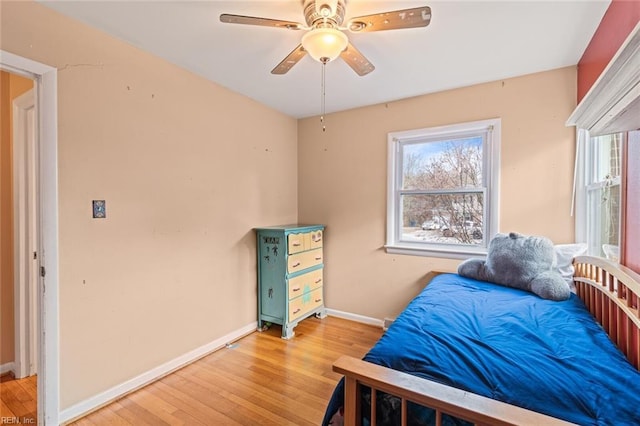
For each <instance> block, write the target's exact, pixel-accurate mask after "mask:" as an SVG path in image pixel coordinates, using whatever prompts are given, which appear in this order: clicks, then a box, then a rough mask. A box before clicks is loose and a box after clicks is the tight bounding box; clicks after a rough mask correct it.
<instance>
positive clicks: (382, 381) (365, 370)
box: [333, 356, 572, 426]
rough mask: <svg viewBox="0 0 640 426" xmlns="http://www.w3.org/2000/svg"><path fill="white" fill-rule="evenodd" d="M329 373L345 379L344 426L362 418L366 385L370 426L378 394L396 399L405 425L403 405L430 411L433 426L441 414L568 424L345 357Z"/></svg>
mask: <svg viewBox="0 0 640 426" xmlns="http://www.w3.org/2000/svg"><path fill="white" fill-rule="evenodd" d="M333 371H335V372H337V373H340V374H343V375H344V376H345V388H344V392H345V407H344V409H345V411H344V424H345V426H355V425H360V424H361V422H360V419H362V416H361V415H360V414H361V409H362V407H361V406H360V400H361V398H360V390H361V387H362V386H368V387H370V388H371V389H375V390H376V391H375V392H374V391H372V393H371V394H372V397H371V407H372V411H373V413H371V414H372V415H371V420H372V422H371V425H375V424H376V423H375V420H374V419H375V406H376V404H375V398H376V395H377V394H378V393H379V392H385V393H388V394H391V395H394V396H397V397H398V398H400V400H401V401H402V423H401V426H406V425H407V403H408V402H409V401H411V402H414V403H416V404H419V405H422V406H425V407H429V408H433V409H434V410H435V411H436V425H441V424H442V415H443V414H445V413H446V414H449V415H452V416H455V417H457V418H460V419H463V420H467V421H470V422H473V423H474V424H476V425H492V426H493V425H496V426H500V425H522V424H531V425H533V424H536V425H549V426H555V425H557V426H560V425H571V424H572V423H568V422H565V421H563V420H558V419H555V418H553V417H550V416H546V415H544V414H540V413H536V412H534V411H530V410H526V409H524V408H520V407H516V406H514V405H509V404H506V403H504V402H500V401H496V400H494V399H490V398H486V397H484V396H480V395H476V394H473V393H470V392H466V391H463V390H461V389H457V388H454V387H451V386H446V385H443V384H440V383H437V382H433V381H430V380H424V379H422V378H420V377H417V376H413V375H410V374H407V373H403V372H401V371H396V370H392V369H389V368H386V367H383V366H380V365H376V364H372V363H370V362H367V361H363V360H360V359H356V358H353V357H349V356H342V357H340V358H339V359H338V360H337V361H336V362H335V363H334V364H333Z"/></svg>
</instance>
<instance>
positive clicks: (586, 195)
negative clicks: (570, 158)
mask: <svg viewBox="0 0 640 426" xmlns="http://www.w3.org/2000/svg"><path fill="white" fill-rule="evenodd" d="M612 133H620V132H612ZM597 136H600V134H597V135H591V133H590V132H589V131H588V130H585V129H578V131H577V141H578V142H577V153H576V170H575V187H576V194H575V206H576V208H575V227H576V229H575V233H576V242H579V243H586V244H587V247H588V254H590V255H593V256H601V255H602V254H601V245H602V244H601V241H598V242H596V241H595V240H598V238H599V237H597V236H596V233H597V231H598V230H599V229H596V228H594V227H592V226H591V225H592V224H594V223H597V222H599V217H598V218H594V217H590V216H589V215H590V209H591V207H592V205H591V203H590V193H591V192H594V191H597V190H599V189H601V188H603V187H604V183H603V182H594V180H595V178H594V176H593V173H594V170H593V164H594V163H595V162H596V158H599V157H600V153H599V152H598V149H596V144H594V143H591V138H592V137H597ZM623 146H624V143H623ZM624 155H625V153H624V150H623V149H621V152H620V156H621V159H620V161H621V162H622V161H623V159H622V157H623V156H624ZM610 184H611V185H612V186H617V187H618V188H620V187H621V185H622V181H621V176H617V177H615V178H614V179H613V180H612V181H611V182H610ZM598 214H599V212H598ZM620 214H621V211H619V212H618V215H620ZM620 219H621V217H618V228H619V227H620V224H621V223H622V222H621V220H620ZM620 235H621V233H620V229H618V236H620ZM618 244H620V241H618Z"/></svg>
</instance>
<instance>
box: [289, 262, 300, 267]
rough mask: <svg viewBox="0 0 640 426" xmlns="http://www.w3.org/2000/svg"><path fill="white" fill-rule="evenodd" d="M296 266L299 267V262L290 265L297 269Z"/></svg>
mask: <svg viewBox="0 0 640 426" xmlns="http://www.w3.org/2000/svg"><path fill="white" fill-rule="evenodd" d="M298 266H300V262H298V263H295V264H293V265H291V267H292V268H297V267H298Z"/></svg>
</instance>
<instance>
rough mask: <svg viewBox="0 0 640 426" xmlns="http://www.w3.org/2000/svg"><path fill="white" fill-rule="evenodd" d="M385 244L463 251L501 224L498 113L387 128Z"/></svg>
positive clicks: (412, 250) (471, 250)
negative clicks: (480, 118)
mask: <svg viewBox="0 0 640 426" xmlns="http://www.w3.org/2000/svg"><path fill="white" fill-rule="evenodd" d="M388 145H389V164H388V185H387V188H388V193H387V245H386V248H387V252H390V253H401V254H415V255H424V256H437V257H455V258H464V257H467V256H468V255H478V254H484V253H486V249H487V244H488V241H489V240H490V239H491V236H492V235H494V234H495V233H496V232H497V224H498V164H499V153H500V120H499V119H492V120H484V121H477V122H471V123H463V124H455V125H451V126H443V127H434V128H426V129H419V130H410V131H404V132H393V133H389V137H388Z"/></svg>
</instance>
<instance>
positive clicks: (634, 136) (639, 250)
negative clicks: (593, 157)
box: [622, 130, 640, 273]
mask: <svg viewBox="0 0 640 426" xmlns="http://www.w3.org/2000/svg"><path fill="white" fill-rule="evenodd" d="M625 157H626V158H627V167H626V169H627V170H626V177H625V180H626V187H627V190H626V197H625V207H624V210H625V212H624V213H625V235H624V250H623V258H622V263H623V264H624V265H626V266H628V267H629V268H631V269H633V270H634V271H636V272H638V273H640V130H636V131H635V132H629V134H628V142H627V152H626V155H625Z"/></svg>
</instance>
